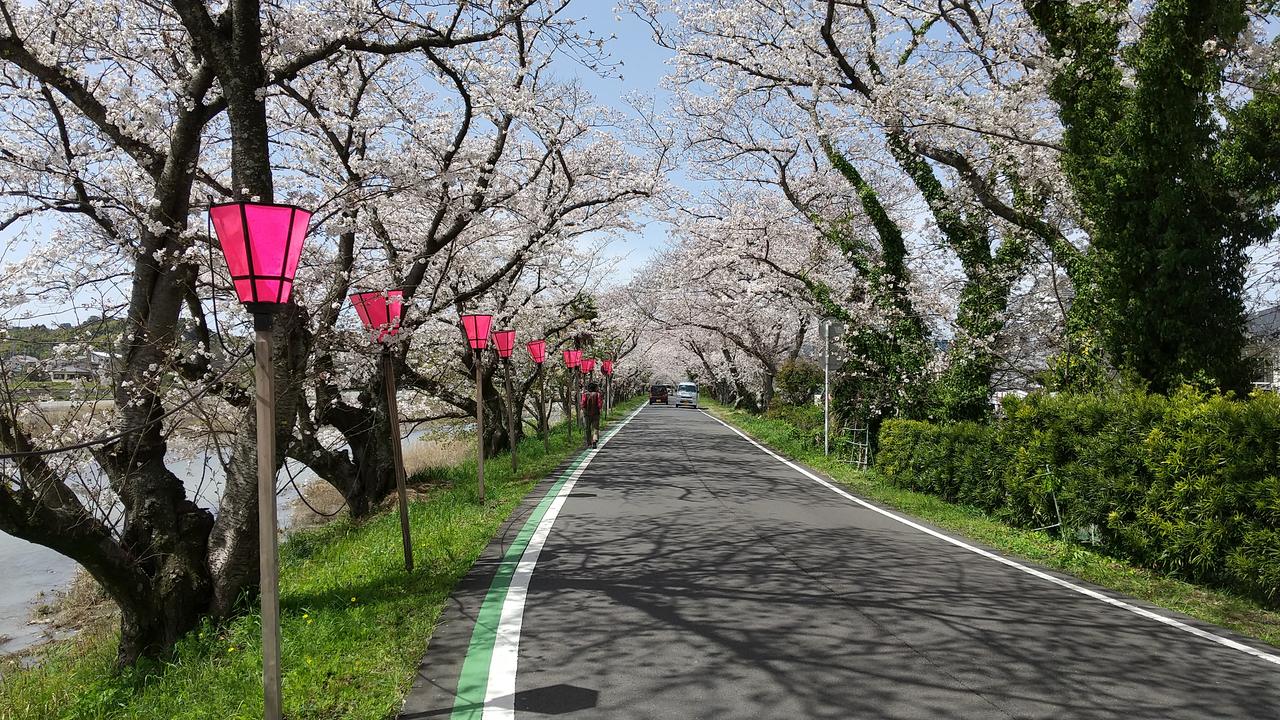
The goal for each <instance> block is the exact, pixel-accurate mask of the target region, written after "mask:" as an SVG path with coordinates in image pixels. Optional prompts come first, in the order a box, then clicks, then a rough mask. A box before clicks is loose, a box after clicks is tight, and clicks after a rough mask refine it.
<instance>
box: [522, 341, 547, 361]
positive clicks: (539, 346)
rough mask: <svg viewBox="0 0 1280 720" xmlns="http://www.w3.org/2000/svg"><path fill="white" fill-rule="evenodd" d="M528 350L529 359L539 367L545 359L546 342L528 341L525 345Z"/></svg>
mask: <svg viewBox="0 0 1280 720" xmlns="http://www.w3.org/2000/svg"><path fill="white" fill-rule="evenodd" d="M525 347H526V348H528V350H529V357H530V358H532V359H533V361H534V362H535V363H537V364H539V365H541V364H542V363H543V362H544V361H546V359H547V341H546V340H530V341H529V342H528V343H526V344H525Z"/></svg>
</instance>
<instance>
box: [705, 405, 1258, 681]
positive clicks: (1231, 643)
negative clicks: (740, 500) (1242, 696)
mask: <svg viewBox="0 0 1280 720" xmlns="http://www.w3.org/2000/svg"><path fill="white" fill-rule="evenodd" d="M703 413H704V414H705V415H706V416H707V417H709V418H711V419H712V420H715V421H716V422H718V423H720V424H721V425H724V426H725V427H727V428H729V429H730V430H732V431H733V432H735V433H737V434H738V435H739V436H740V437H741V438H742V439H743V440H746V441H747V442H749V443H751V444H752V445H755V446H756V447H757V448H760V449H761V450H763V451H764V452H766V453H768V454H769V455H771V456H773V457H774V459H776V460H778V461H779V462H781V463H782V464H784V465H786V466H787V467H789V468H791V469H792V470H795V471H796V472H798V473H800V474H801V475H804V476H805V477H807V478H809V479H810V480H813V481H814V482H816V483H818V484H819V485H822V486H823V487H825V488H827V489H828V490H831V491H832V492H834V493H836V494H837V495H840V496H841V497H844V498H846V499H848V500H852V501H853V502H855V503H857V504H859V505H861V506H863V507H865V508H867V509H868V510H872V511H874V512H877V513H880V514H881V515H884V516H885V517H887V518H891V519H893V520H896V521H898V522H900V523H902V524H903V525H906V526H908V527H912V528H915V529H916V530H919V531H920V532H922V533H925V534H927V535H932V536H933V537H935V538H938V539H939V540H942V541H944V542H948V543H951V544H952V545H955V546H956V547H959V548H964V549H965V550H968V551H969V552H971V553H974V554H976V555H981V556H982V557H985V558H988V559H990V560H995V561H996V562H998V563H1001V564H1004V565H1008V566H1009V567H1011V568H1015V569H1017V570H1021V571H1022V572H1024V573H1026V574H1028V575H1031V576H1033V577H1037V578H1040V579H1041V580H1047V581H1049V582H1051V583H1053V584H1054V585H1058V586H1060V587H1064V588H1067V589H1068V590H1072V591H1074V592H1077V593H1080V594H1081V595H1085V596H1087V597H1091V598H1093V599H1094V600H1099V601H1101V602H1104V603H1106V604H1108V605H1112V606H1114V607H1118V608H1121V609H1123V610H1127V611H1129V612H1131V613H1133V614H1134V615H1139V616H1141V617H1144V618H1147V619H1148V620H1154V621H1156V622H1158V623H1162V624H1164V625H1168V626H1169V627H1173V628H1177V629H1179V630H1181V631H1183V632H1186V633H1190V634H1191V635H1195V636H1196V637H1198V638H1203V639H1205V640H1208V641H1210V642H1214V643H1217V644H1219V645H1222V646H1224V647H1229V648H1231V649H1232V650H1238V651H1240V652H1242V653H1245V654H1246V655H1252V656H1253V657H1255V658H1258V659H1259V660H1262V661H1264V662H1269V663H1271V664H1273V665H1280V655H1273V654H1271V653H1267V652H1263V651H1261V650H1259V649H1257V648H1255V647H1250V646H1248V645H1245V644H1244V643H1240V642H1236V641H1235V640H1232V639H1231V638H1225V637H1222V636H1221V635H1217V634H1214V633H1211V632H1209V631H1207V630H1201V629H1200V628H1198V627H1195V626H1192V625H1188V624H1186V623H1184V622H1181V621H1179V620H1175V619H1174V618H1171V617H1166V616H1164V615H1161V614H1159V613H1154V612H1151V611H1150V610H1147V609H1146V608H1141V607H1138V606H1136V605H1131V604H1129V603H1127V602H1125V601H1123V600H1118V599H1116V598H1113V597H1109V596H1107V595H1103V594H1102V593H1100V592H1098V591H1096V590H1090V589H1089V588H1087V587H1081V586H1080V585H1076V584H1075V583H1072V582H1069V581H1067V580H1063V579H1062V578H1060V577H1055V576H1053V575H1050V574H1049V573H1046V572H1041V571H1039V570H1036V569H1035V568H1031V567H1027V566H1026V565H1023V564H1021V563H1019V562H1015V561H1013V560H1010V559H1009V558H1006V557H1001V556H1000V555H997V554H995V553H993V552H988V551H986V550H983V549H982V548H979V547H974V546H973V545H970V544H968V543H966V542H964V541H962V540H957V539H956V538H953V537H951V536H950V535H944V534H943V533H940V532H938V531H937V530H934V529H932V528H927V527H925V526H923V525H921V524H919V523H917V522H913V521H911V520H908V519H907V518H905V517H902V516H901V515H898V514H896V513H891V512H889V511H888V510H885V509H884V508H880V507H877V506H875V505H872V504H871V503H869V502H867V501H866V500H863V499H862V498H859V497H856V496H854V495H851V494H849V493H848V492H846V491H845V490H844V489H842V488H840V487H837V486H836V485H834V484H832V483H830V482H828V481H826V480H823V479H822V478H820V477H818V476H817V475H814V474H813V473H811V472H809V471H808V470H805V469H804V468H802V467H800V466H799V465H796V464H795V463H793V462H791V461H790V460H788V459H786V458H784V457H782V456H781V455H779V454H777V453H775V452H774V451H772V450H770V449H769V448H767V447H765V446H763V445H761V444H760V443H758V442H756V441H755V440H753V439H751V438H750V437H749V436H747V435H746V434H745V433H743V432H742V431H741V430H739V429H738V428H736V427H734V426H732V425H730V424H729V423H727V422H725V421H723V420H721V419H720V418H718V417H716V416H714V415H712V414H711V413H709V412H706V411H705V410H704V411H703Z"/></svg>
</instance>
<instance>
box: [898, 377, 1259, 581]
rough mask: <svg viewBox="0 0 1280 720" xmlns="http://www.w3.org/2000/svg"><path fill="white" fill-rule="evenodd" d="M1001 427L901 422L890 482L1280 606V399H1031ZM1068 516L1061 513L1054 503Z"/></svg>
mask: <svg viewBox="0 0 1280 720" xmlns="http://www.w3.org/2000/svg"><path fill="white" fill-rule="evenodd" d="M1004 407H1005V414H1004V417H1002V418H1001V419H999V420H997V421H995V422H994V423H993V424H991V425H981V424H977V423H954V424H949V425H934V424H930V423H924V422H915V421H906V420H891V421H887V422H886V423H885V424H884V426H883V427H882V428H881V431H880V451H879V454H878V455H877V458H876V467H877V469H878V470H879V472H880V473H881V474H882V475H883V476H884V477H885V478H887V479H888V480H889V481H891V482H893V483H894V484H895V485H898V486H901V487H906V488H910V489H913V490H919V491H922V492H928V493H933V494H936V495H940V496H942V497H943V498H945V499H947V500H950V501H952V502H957V503H962V504H966V505H972V506H975V507H978V508H981V509H983V510H985V511H987V512H990V513H992V514H993V515H995V516H997V517H999V518H1000V519H1002V520H1003V521H1005V522H1008V523H1010V524H1012V525H1016V526H1021V527H1042V526H1046V525H1051V524H1053V523H1055V522H1057V519H1058V515H1057V513H1058V511H1060V512H1061V516H1062V521H1063V524H1064V526H1065V527H1064V530H1065V533H1064V535H1065V536H1066V537H1069V538H1070V537H1075V536H1076V533H1081V535H1082V536H1086V537H1091V538H1092V539H1096V540H1097V541H1098V542H1099V544H1100V546H1101V547H1102V549H1104V550H1105V551H1106V552H1108V553H1110V554H1112V555H1115V556H1118V557H1123V558H1126V559H1129V560H1132V561H1134V562H1136V563H1139V564H1142V565H1145V566H1148V567H1151V568H1154V569H1157V570H1160V571H1162V572H1167V573H1169V574H1171V575H1175V576H1177V577H1180V578H1183V579H1186V580H1191V581H1194V582H1199V583H1204V584H1209V585H1215V586H1219V587H1227V588H1231V589H1234V590H1236V591H1239V592H1243V593H1246V594H1248V595H1251V596H1254V597H1257V598H1259V599H1260V600H1262V601H1263V602H1265V603H1267V604H1269V605H1271V606H1277V605H1280V395H1275V394H1271V393H1265V394H1255V395H1254V396H1251V397H1250V398H1249V399H1248V400H1234V399H1232V398H1229V397H1223V396H1220V395H1205V394H1200V393H1197V392H1194V391H1190V390H1184V391H1181V392H1179V393H1177V394H1175V395H1173V396H1171V397H1164V396H1160V395H1147V394H1143V393H1137V392H1132V393H1124V394H1117V395H1113V396H1105V397H1103V396H1093V395H1057V396H1049V395H1042V394H1040V395H1032V396H1029V397H1027V398H1024V399H1010V400H1006V402H1005V406H1004ZM1055 499H1056V501H1057V506H1058V511H1055V508H1054V501H1055Z"/></svg>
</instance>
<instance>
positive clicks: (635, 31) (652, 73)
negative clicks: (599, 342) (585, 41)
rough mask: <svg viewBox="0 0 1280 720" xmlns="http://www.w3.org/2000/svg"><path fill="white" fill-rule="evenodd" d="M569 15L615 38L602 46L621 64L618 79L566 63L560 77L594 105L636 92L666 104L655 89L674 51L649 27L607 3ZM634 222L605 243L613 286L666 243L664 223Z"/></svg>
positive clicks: (596, 1) (617, 102) (618, 103)
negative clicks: (573, 81)
mask: <svg viewBox="0 0 1280 720" xmlns="http://www.w3.org/2000/svg"><path fill="white" fill-rule="evenodd" d="M568 14H569V15H570V16H573V17H581V18H583V20H584V28H585V29H584V32H585V31H586V30H590V31H593V32H595V33H596V35H599V36H603V37H606V38H607V37H609V36H611V35H616V36H617V37H616V39H614V40H612V41H610V42H609V44H608V46H607V47H608V49H609V55H610V57H611V58H612V59H613V60H614V61H616V62H621V63H622V66H621V67H620V68H618V74H619V75H620V76H621V79H619V78H618V77H601V76H600V75H598V74H597V73H594V72H592V71H591V70H589V69H587V68H584V67H582V66H581V65H579V64H577V63H574V62H565V63H563V64H562V65H561V69H560V72H563V73H564V79H568V78H569V77H570V76H571V75H576V77H577V78H578V79H579V81H580V82H581V83H582V85H583V87H585V88H586V89H587V90H589V91H590V92H591V93H592V94H593V95H595V96H596V101H597V102H599V103H600V104H602V105H609V106H612V107H617V108H622V107H625V106H626V104H625V102H624V101H623V97H624V96H627V95H630V94H633V93H640V94H644V95H652V96H654V97H655V98H656V100H657V107H658V108H659V109H663V108H665V107H666V106H667V103H666V98H667V97H668V95H669V93H666V92H665V91H663V90H662V89H661V87H660V86H661V84H662V78H663V76H664V75H666V73H667V71H668V66H667V64H666V61H667V60H668V59H669V58H671V57H672V55H673V53H672V52H671V51H670V50H667V49H666V48H662V47H659V46H658V45H657V44H656V43H654V42H653V39H652V33H651V31H650V30H649V26H648V25H646V24H645V23H644V22H642V21H641V20H640V19H639V18H637V17H635V16H634V15H632V14H630V13H617V14H616V15H615V12H614V10H613V5H612V3H611V2H602V1H601V0H590V1H589V2H584V3H582V4H580V5H574V4H571V5H570V6H569V9H568ZM673 179H674V180H675V181H676V182H681V181H682V177H681V175H680V174H678V173H677V175H676V176H675V177H674V178H673ZM636 219H637V220H638V221H641V222H643V223H644V228H643V231H642V232H641V233H639V234H631V235H627V236H625V237H621V238H618V239H616V240H614V241H613V242H612V243H611V244H610V245H609V248H608V252H609V254H611V255H612V256H614V257H616V258H618V259H619V263H620V264H619V267H618V271H617V273H616V274H615V276H614V277H613V278H611V280H612V281H613V282H618V283H622V282H626V281H627V280H628V279H630V278H631V276H632V275H633V274H634V273H635V271H636V270H638V269H639V268H640V267H641V266H642V265H644V263H645V262H646V261H647V260H648V259H649V257H650V256H651V255H652V254H653V252H654V250H656V249H657V248H660V247H662V245H663V244H664V243H665V242H666V238H667V226H666V225H664V224H663V223H660V222H657V221H654V220H653V219H652V218H646V217H638V218H636Z"/></svg>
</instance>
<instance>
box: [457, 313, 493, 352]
mask: <svg viewBox="0 0 1280 720" xmlns="http://www.w3.org/2000/svg"><path fill="white" fill-rule="evenodd" d="M492 324H493V316H492V315H463V316H462V329H463V330H466V331H467V342H469V343H471V349H472V350H483V349H485V347H487V346H488V345H489V326H490V325H492Z"/></svg>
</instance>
